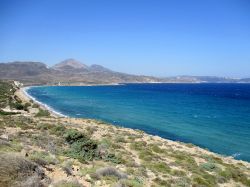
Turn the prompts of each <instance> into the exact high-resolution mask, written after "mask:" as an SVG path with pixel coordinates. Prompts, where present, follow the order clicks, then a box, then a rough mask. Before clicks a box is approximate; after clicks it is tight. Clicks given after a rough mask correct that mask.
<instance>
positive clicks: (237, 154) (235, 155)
mask: <svg viewBox="0 0 250 187" xmlns="http://www.w3.org/2000/svg"><path fill="white" fill-rule="evenodd" d="M240 155H241V153H234V154H232V157H233V158H236V157H238V156H240Z"/></svg>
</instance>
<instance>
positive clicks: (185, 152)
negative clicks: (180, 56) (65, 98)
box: [0, 82, 250, 187]
mask: <svg viewBox="0 0 250 187" xmlns="http://www.w3.org/2000/svg"><path fill="white" fill-rule="evenodd" d="M0 88H1V89H0V92H1V100H0V101H1V113H0V169H1V171H0V186H3V187H4V186H35V185H34V184H36V185H37V186H49V185H51V186H55V187H68V186H70V187H79V186H115V187H120V186H128V187H140V186H155V187H156V186H157V187H158V186H208V187H213V186H250V164H249V163H247V162H243V161H236V160H234V159H231V158H225V157H222V156H220V155H217V154H214V153H211V152H209V151H207V150H204V149H201V148H198V147H196V146H194V145H191V144H184V143H180V142H173V141H170V140H164V139H162V138H159V137H156V136H151V135H148V134H146V133H144V132H142V131H139V130H131V129H126V128H121V127H115V126H112V125H110V124H106V123H103V122H101V121H96V120H90V119H73V118H62V117H54V116H53V115H50V114H49V113H48V112H47V111H46V110H45V109H43V108H40V107H39V106H35V108H37V107H38V108H39V110H37V113H36V114H33V113H31V112H30V111H31V110H32V109H34V104H33V103H30V102H27V101H25V102H24V101H22V100H21V99H20V98H17V97H16V96H15V94H14V93H15V91H16V90H18V88H15V87H14V86H13V84H10V83H9V82H8V83H6V82H4V83H3V82H1V85H0ZM10 98H11V99H10ZM10 103H19V104H20V105H22V106H24V108H17V107H15V108H13V110H9V109H10V108H11V106H10ZM27 103H28V104H27ZM6 109H8V110H6ZM5 113H7V114H5Z"/></svg>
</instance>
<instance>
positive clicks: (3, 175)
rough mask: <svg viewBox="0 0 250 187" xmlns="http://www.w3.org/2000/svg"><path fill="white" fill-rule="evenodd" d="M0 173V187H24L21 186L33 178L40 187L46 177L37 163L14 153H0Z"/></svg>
mask: <svg viewBox="0 0 250 187" xmlns="http://www.w3.org/2000/svg"><path fill="white" fill-rule="evenodd" d="M0 171H1V172H0V186H16V185H19V186H23V185H20V184H24V183H26V182H27V181H28V179H29V178H33V177H35V178H36V179H37V180H36V181H35V182H36V185H39V183H41V181H42V179H44V177H45V175H44V172H43V170H42V169H41V168H39V167H38V166H37V165H36V164H35V163H33V162H30V161H29V160H27V159H25V158H23V157H21V156H18V155H16V154H13V153H0ZM31 182H32V181H31ZM33 185H34V184H33Z"/></svg>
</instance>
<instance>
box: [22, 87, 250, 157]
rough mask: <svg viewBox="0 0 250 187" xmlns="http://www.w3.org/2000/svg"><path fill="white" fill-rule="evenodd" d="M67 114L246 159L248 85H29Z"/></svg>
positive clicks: (44, 100)
mask: <svg viewBox="0 0 250 187" xmlns="http://www.w3.org/2000/svg"><path fill="white" fill-rule="evenodd" d="M27 92H28V94H30V95H31V96H32V97H34V98H36V100H38V101H40V102H42V103H44V104H47V105H48V106H50V107H51V108H53V109H54V110H56V111H58V112H60V113H62V114H64V115H67V116H71V117H84V118H94V119H100V120H104V121H107V122H111V123H113V124H115V125H120V126H124V127H129V128H136V129H141V130H144V131H146V132H147V133H149V134H153V135H159V136H161V137H163V138H168V139H172V140H179V141H183V142H188V143H193V144H195V145H198V146H201V147H203V148H208V149H209V150H211V151H214V152H217V153H220V154H223V155H233V156H235V158H236V159H242V160H246V161H250V84H127V85H119V86H90V87H87V86H86V87H73V86H71V87H68V86H67V87H63V86H62V87H52V86H44V87H31V88H30V89H28V90H27Z"/></svg>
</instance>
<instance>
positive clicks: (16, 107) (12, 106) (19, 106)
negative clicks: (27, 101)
mask: <svg viewBox="0 0 250 187" xmlns="http://www.w3.org/2000/svg"><path fill="white" fill-rule="evenodd" d="M10 107H11V108H15V109H17V110H24V105H22V104H21V103H18V102H15V103H11V104H10Z"/></svg>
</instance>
